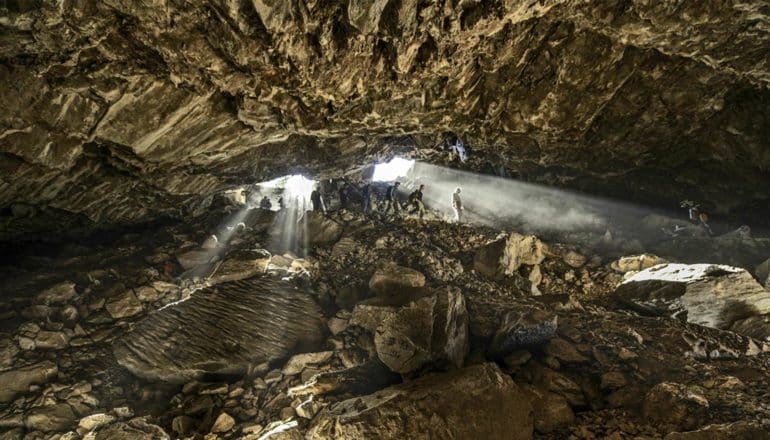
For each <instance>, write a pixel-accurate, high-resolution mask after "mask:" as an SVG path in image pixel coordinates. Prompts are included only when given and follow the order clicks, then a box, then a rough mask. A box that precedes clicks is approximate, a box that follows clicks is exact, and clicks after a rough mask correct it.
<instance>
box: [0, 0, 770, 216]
mask: <svg viewBox="0 0 770 440" xmlns="http://www.w3.org/2000/svg"><path fill="white" fill-rule="evenodd" d="M769 31H770V5H768V3H767V2H764V1H757V0H745V1H740V0H703V1H698V2H689V1H673V0H668V1H650V0H606V1H598V2H597V1H579V0H539V1H533V0H527V1H524V0H507V1H491V0H460V1H453V0H448V1H427V0H422V1H420V0H348V1H343V0H339V1H333V0H212V1H208V0H207V1H204V0H99V1H97V0H57V1H54V0H50V1H49V0H24V1H22V0H4V1H0V59H1V61H0V100H2V102H3V105H2V107H1V108H0V169H1V170H2V172H1V173H0V206H9V205H10V204H12V203H16V202H25V203H31V204H36V205H43V206H50V207H54V208H59V209H64V210H67V211H71V212H75V213H81V214H84V215H85V216H87V217H88V218H90V219H91V220H96V221H104V222H113V221H136V220H142V219H146V218H149V217H152V216H155V215H158V214H169V213H178V212H179V209H178V208H179V206H180V201H182V200H184V199H187V198H190V197H193V196H198V195H200V194H205V193H207V192H210V191H213V190H215V189H217V188H222V187H224V186H226V185H231V184H234V183H238V182H244V181H253V180H258V179H260V178H264V177H267V176H271V175H275V174H276V173H278V172H283V171H286V170H288V169H291V168H293V167H302V168H305V169H308V170H311V171H317V172H324V171H326V172H329V171H330V170H336V171H341V170H342V169H343V168H345V167H348V166H354V165H360V164H362V163H364V161H365V160H368V159H371V158H372V157H374V156H375V155H377V154H378V153H381V152H383V151H385V149H387V148H390V147H393V146H398V145H402V144H404V143H405V142H406V143H409V144H410V146H411V147H415V148H417V149H430V148H436V147H438V146H439V145H440V142H441V140H442V135H443V133H445V132H448V131H451V132H454V133H457V134H459V135H461V136H462V137H463V139H464V140H465V141H466V144H467V145H469V146H470V148H471V151H472V153H473V154H474V157H475V160H476V162H471V165H470V166H480V164H481V163H482V162H483V161H486V160H491V161H498V162H504V163H505V164H506V165H507V166H508V167H510V168H511V169H512V170H514V172H518V173H519V174H520V175H523V176H526V177H527V178H529V179H532V180H541V181H548V182H551V183H557V184H560V185H568V186H576V187H580V188H585V189H589V190H595V191H601V192H604V193H607V194H613V195H617V196H624V197H626V198H628V199H643V200H650V199H651V198H655V197H659V198H660V200H662V201H665V202H667V203H670V202H672V201H675V200H677V199H678V197H684V196H689V197H698V198H701V199H703V200H705V201H709V202H711V203H713V204H714V205H715V206H716V209H717V211H721V212H723V213H727V212H729V211H731V210H732V211H733V212H736V211H741V210H744V209H745V208H746V207H754V210H756V209H757V207H759V208H764V209H767V206H768V205H769V203H768V199H767V197H768V191H767V188H768V183H770V145H768V135H770V116H769V115H768V113H767V109H768V104H769V103H770V90H769V86H770V32H769ZM394 139H395V141H394ZM340 157H345V158H346V160H345V161H340ZM474 163H475V165H473V164H474Z"/></svg>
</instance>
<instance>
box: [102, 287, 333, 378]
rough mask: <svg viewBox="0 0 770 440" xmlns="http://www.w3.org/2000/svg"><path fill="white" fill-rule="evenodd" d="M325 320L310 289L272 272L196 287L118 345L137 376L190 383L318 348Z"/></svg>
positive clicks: (120, 354) (119, 358)
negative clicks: (271, 276) (267, 275)
mask: <svg viewBox="0 0 770 440" xmlns="http://www.w3.org/2000/svg"><path fill="white" fill-rule="evenodd" d="M325 328H326V323H325V320H324V319H323V316H322V314H321V310H320V308H319V307H318V305H317V304H316V303H315V301H314V300H313V298H312V297H311V296H310V294H308V293H306V292H303V291H300V290H296V289H293V288H292V287H290V286H288V285H286V284H285V283H281V282H280V281H276V280H274V279H267V278H252V279H249V280H241V281H233V282H228V283H222V284H218V285H216V286H214V287H211V288H208V289H203V290H200V291H197V292H194V293H193V294H192V296H191V297H190V298H189V299H187V300H185V301H182V302H180V303H177V304H173V305H170V306H168V307H166V308H163V309H161V310H159V311H157V312H155V313H153V314H151V315H150V316H148V317H147V318H146V319H145V320H144V321H142V322H140V323H139V324H138V325H137V326H136V328H135V329H134V330H133V331H132V332H130V333H128V334H126V335H125V336H124V337H123V338H121V339H120V340H118V341H117V342H116V343H115V345H114V352H115V357H116V358H117V361H118V363H120V364H121V365H122V366H124V367H125V368H127V369H128V370H129V371H131V372H132V373H134V374H135V375H137V376H139V377H144V378H148V379H157V380H163V381H169V382H184V381H189V380H193V379H195V378H197V377H200V376H201V375H202V374H204V373H207V372H209V373H215V372H222V373H224V372H237V371H242V370H244V369H245V368H246V366H247V365H248V364H249V363H260V362H265V361H268V360H273V359H277V358H282V357H285V356H287V355H289V354H291V353H292V352H293V351H297V350H299V351H302V350H308V351H312V350H313V348H317V346H318V345H319V344H320V342H321V341H322V340H323V337H324V334H325Z"/></svg>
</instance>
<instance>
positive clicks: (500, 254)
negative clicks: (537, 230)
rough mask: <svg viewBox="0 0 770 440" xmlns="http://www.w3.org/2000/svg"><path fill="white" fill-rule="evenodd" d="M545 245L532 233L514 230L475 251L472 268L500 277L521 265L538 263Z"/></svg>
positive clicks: (484, 273) (543, 255) (544, 252)
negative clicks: (524, 233) (519, 232)
mask: <svg viewBox="0 0 770 440" xmlns="http://www.w3.org/2000/svg"><path fill="white" fill-rule="evenodd" d="M546 252H547V247H546V245H545V244H544V243H543V242H542V241H540V240H539V239H538V238H537V237H535V236H534V235H521V234H517V233H515V232H513V233H511V234H510V235H509V236H508V237H507V238H501V239H499V240H496V241H493V242H492V243H489V244H487V245H485V246H483V247H481V248H480V249H478V250H477V251H476V255H475V257H474V259H473V269H474V270H476V271H477V272H479V273H481V274H482V275H485V276H487V277H489V278H493V279H501V278H503V277H505V276H507V275H512V274H513V273H515V272H516V271H517V270H518V269H519V268H520V267H521V266H522V265H528V266H534V265H537V264H540V263H541V262H542V261H543V260H544V259H545V256H546Z"/></svg>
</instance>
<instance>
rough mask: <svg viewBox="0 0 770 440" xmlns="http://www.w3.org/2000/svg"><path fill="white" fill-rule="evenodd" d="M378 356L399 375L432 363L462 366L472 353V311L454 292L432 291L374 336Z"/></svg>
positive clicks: (386, 319) (386, 320) (389, 318)
mask: <svg viewBox="0 0 770 440" xmlns="http://www.w3.org/2000/svg"><path fill="white" fill-rule="evenodd" d="M374 345H375V347H376V349H377V356H378V357H379V358H380V360H381V361H382V362H383V363H384V364H385V365H387V366H388V368H390V369H391V370H393V371H394V372H397V373H402V374H404V373H410V372H413V371H417V370H419V369H420V368H422V367H424V366H426V365H428V364H437V365H439V366H454V367H458V368H459V367H461V366H462V364H463V361H464V359H465V356H466V354H467V353H468V348H469V346H468V311H467V310H466V307H465V299H464V298H463V295H462V294H461V293H460V292H459V291H457V290H453V289H444V290H437V291H430V292H429V293H428V294H426V295H423V296H421V297H419V298H415V299H414V300H412V301H410V302H408V303H406V304H404V305H403V306H401V307H399V308H398V309H397V310H395V311H394V312H393V313H390V314H388V315H387V316H385V317H384V319H383V321H382V322H381V323H380V324H379V325H378V326H377V328H376V330H375V333H374Z"/></svg>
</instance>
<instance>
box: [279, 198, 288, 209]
mask: <svg viewBox="0 0 770 440" xmlns="http://www.w3.org/2000/svg"><path fill="white" fill-rule="evenodd" d="M284 208H286V203H285V202H284V201H283V196H281V197H279V198H278V209H279V210H283V209H284Z"/></svg>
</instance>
